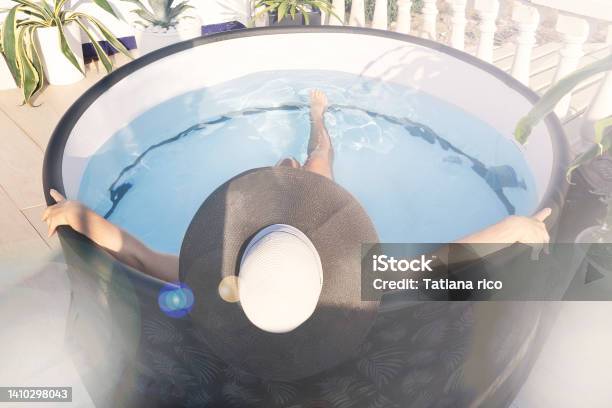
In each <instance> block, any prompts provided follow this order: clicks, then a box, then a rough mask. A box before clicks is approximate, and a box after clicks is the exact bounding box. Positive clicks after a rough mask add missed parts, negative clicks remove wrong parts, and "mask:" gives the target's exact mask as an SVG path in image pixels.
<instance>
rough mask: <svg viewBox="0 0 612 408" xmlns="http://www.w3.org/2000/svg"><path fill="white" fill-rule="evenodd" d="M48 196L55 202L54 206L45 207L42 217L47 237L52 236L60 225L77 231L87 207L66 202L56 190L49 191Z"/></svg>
mask: <svg viewBox="0 0 612 408" xmlns="http://www.w3.org/2000/svg"><path fill="white" fill-rule="evenodd" d="M49 194H51V197H53V199H54V200H55V202H56V204H54V205H52V206H49V207H47V209H46V210H45V212H44V213H43V216H42V219H43V221H45V222H46V223H47V226H48V227H49V236H52V235H53V234H54V233H55V231H56V230H57V227H59V226H61V225H67V226H70V227H73V228H75V229H79V228H77V226H78V225H80V224H82V223H83V219H84V217H85V216H86V214H87V211H88V209H87V207H85V206H84V205H83V204H81V203H79V202H78V201H71V200H66V197H64V196H63V195H61V194H60V193H59V192H58V191H56V190H50V191H49Z"/></svg>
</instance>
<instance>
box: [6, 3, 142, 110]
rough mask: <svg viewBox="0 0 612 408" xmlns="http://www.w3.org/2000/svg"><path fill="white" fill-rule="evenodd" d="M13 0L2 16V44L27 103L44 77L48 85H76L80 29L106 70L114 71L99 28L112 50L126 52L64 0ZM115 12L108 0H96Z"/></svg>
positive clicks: (100, 26) (80, 56) (80, 75)
mask: <svg viewBox="0 0 612 408" xmlns="http://www.w3.org/2000/svg"><path fill="white" fill-rule="evenodd" d="M13 2H14V3H17V4H16V5H15V6H14V7H13V8H11V9H10V10H9V12H8V14H7V15H6V18H5V20H4V25H3V29H2V44H3V48H4V54H5V56H6V61H7V64H8V67H9V69H10V71H11V73H12V74H13V77H14V78H15V82H16V83H17V85H18V86H19V87H20V88H21V89H22V92H23V99H24V102H25V103H31V100H32V97H33V96H34V95H35V94H36V93H37V92H39V91H40V90H41V89H42V87H43V85H44V82H45V78H46V80H47V81H48V82H49V84H51V85H66V84H70V83H74V82H76V81H78V80H80V79H82V78H83V76H84V69H83V65H84V64H83V51H82V47H81V41H80V31H81V30H82V31H83V32H84V33H85V34H86V35H87V36H88V37H89V39H90V40H91V42H92V44H93V46H94V48H95V50H96V53H97V55H98V58H99V59H100V61H101V62H102V64H103V65H104V67H105V68H106V70H107V72H110V71H111V70H112V69H113V64H112V62H111V60H110V58H109V57H108V56H107V55H106V53H105V52H104V51H103V50H102V47H100V44H99V43H98V41H97V40H96V37H95V36H94V32H98V33H99V34H100V35H101V36H102V37H103V38H104V39H105V40H106V41H108V42H109V44H111V45H112V46H113V47H114V48H116V49H117V50H118V51H120V52H122V53H123V54H125V55H128V56H129V55H130V54H129V52H128V50H127V49H126V48H125V47H124V46H123V44H121V43H120V42H119V41H118V40H117V39H116V38H115V36H114V35H113V34H112V33H111V32H110V30H109V29H108V28H106V27H105V26H104V25H103V24H102V23H101V22H100V21H98V20H97V19H96V18H94V17H92V16H90V15H88V14H85V13H81V12H76V11H71V10H70V9H68V7H67V6H66V3H67V0H54V2H53V3H52V4H50V3H49V2H48V1H47V0H39V1H34V0H13ZM94 2H95V3H96V4H98V5H99V6H100V7H102V8H103V9H104V10H106V11H107V12H109V13H111V14H113V15H115V13H114V11H113V9H112V8H111V6H110V5H109V4H108V2H107V0H94Z"/></svg>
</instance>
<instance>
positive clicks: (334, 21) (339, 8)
mask: <svg viewBox="0 0 612 408" xmlns="http://www.w3.org/2000/svg"><path fill="white" fill-rule="evenodd" d="M332 8H333V11H334V13H335V14H336V15H337V16H338V17H339V18H340V19H342V20H339V19H338V17H335V16H334V15H331V16H329V25H344V22H345V18H346V17H345V15H346V3H345V1H344V0H334V1H333V3H332Z"/></svg>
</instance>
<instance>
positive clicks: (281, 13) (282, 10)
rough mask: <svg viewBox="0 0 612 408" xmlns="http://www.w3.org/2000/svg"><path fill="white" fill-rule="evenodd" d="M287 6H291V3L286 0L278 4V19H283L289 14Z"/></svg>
mask: <svg viewBox="0 0 612 408" xmlns="http://www.w3.org/2000/svg"><path fill="white" fill-rule="evenodd" d="M287 7H289V4H288V3H286V2H285V3H282V4H281V5H280V6H278V16H277V18H278V21H283V18H285V16H286V15H287Z"/></svg>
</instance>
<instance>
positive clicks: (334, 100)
mask: <svg viewBox="0 0 612 408" xmlns="http://www.w3.org/2000/svg"><path fill="white" fill-rule="evenodd" d="M177 80H178V79H177ZM313 88H319V89H322V90H324V91H325V92H326V93H327V94H328V98H329V101H330V109H329V111H328V112H327V113H326V117H325V118H326V124H327V127H328V130H329V133H330V135H331V138H332V142H333V145H334V148H335V163H334V173H335V178H336V181H337V182H338V183H340V184H341V185H342V186H344V187H345V188H346V189H348V190H349V191H350V192H352V193H353V194H354V195H355V196H356V197H357V199H359V200H360V202H361V203H362V205H363V206H364V207H365V209H366V210H367V211H368V213H369V215H370V217H371V218H372V220H373V221H374V224H375V226H376V228H377V230H378V234H379V236H380V238H381V241H383V242H448V241H452V240H454V239H457V238H460V237H461V236H464V235H466V234H468V233H471V232H474V231H476V230H478V229H481V228H483V227H486V226H487V225H490V224H493V223H495V222H497V221H499V220H501V219H502V218H504V217H506V216H508V215H509V214H513V213H516V214H529V213H530V212H531V211H533V210H534V208H535V206H536V204H537V203H536V191H535V184H534V180H533V177H532V175H531V173H530V171H529V169H528V166H527V164H526V162H525V160H524V158H523V156H522V154H521V152H520V150H519V148H518V147H517V146H516V145H515V144H514V143H513V142H512V141H511V140H509V139H508V138H506V137H504V136H502V135H500V134H499V133H497V132H496V130H495V129H493V128H492V127H490V126H489V125H487V124H486V123H484V122H482V121H480V120H479V119H478V118H476V117H474V116H471V115H469V114H467V113H466V112H464V111H463V110H462V109H461V108H460V107H457V106H454V105H450V104H448V103H446V102H444V101H442V100H439V99H436V98H434V97H432V96H431V95H428V94H426V93H423V92H420V91H417V90H415V89H410V88H406V87H402V86H398V85H396V84H391V83H385V82H381V81H375V80H371V79H364V78H360V77H358V76H354V75H350V74H344V73H340V72H330V71H283V72H270V73H257V74H252V75H249V76H246V77H243V78H239V79H236V80H232V81H229V82H226V83H223V84H220V85H217V86H214V87H210V88H206V89H198V90H194V91H192V92H189V93H187V94H184V95H181V96H179V97H176V98H173V99H170V100H168V101H166V102H164V103H162V104H160V105H158V106H156V107H155V108H154V109H151V110H149V111H147V112H145V113H143V114H142V115H141V116H140V117H138V118H136V119H135V120H134V121H133V122H131V123H129V124H128V125H127V126H125V127H124V128H123V129H121V130H120V131H119V132H117V133H116V134H115V135H113V137H111V138H110V139H109V140H108V141H107V143H106V144H105V145H104V146H102V147H101V148H100V149H99V151H98V152H97V153H96V154H95V155H94V156H93V157H92V158H91V160H90V162H89V164H88V166H87V168H86V170H85V173H84V176H83V179H82V183H81V186H80V191H79V194H78V199H79V200H81V201H83V202H84V203H85V204H86V205H88V206H89V207H91V208H92V209H94V210H95V211H96V212H98V213H99V214H102V215H105V216H107V218H108V219H109V220H110V221H112V222H114V223H116V224H118V225H120V226H121V227H123V228H124V229H126V230H127V231H129V232H131V233H133V234H134V235H136V236H137V237H138V238H140V239H142V240H143V241H144V242H145V243H146V244H148V245H150V246H151V247H153V248H154V249H157V250H160V251H166V252H170V253H178V252H179V250H180V246H181V242H182V239H183V235H184V233H185V231H186V230H187V227H188V226H189V222H190V221H191V219H192V217H193V215H194V214H195V212H196V211H197V209H198V208H199V207H200V205H201V204H202V202H203V201H204V200H205V199H206V197H207V196H208V195H209V194H210V193H211V192H212V191H213V190H214V189H215V188H217V187H218V186H219V185H220V184H222V183H223V182H225V181H226V180H228V179H230V178H231V177H233V176H235V175H237V174H239V173H241V172H243V171H245V170H248V169H251V168H255V167H263V166H271V165H274V164H275V163H276V162H277V161H278V160H279V159H281V158H283V157H287V156H294V157H296V158H297V159H298V160H301V161H303V160H304V159H305V158H306V148H307V144H308V136H309V126H310V121H309V115H308V94H309V91H310V90H311V89H313Z"/></svg>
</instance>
